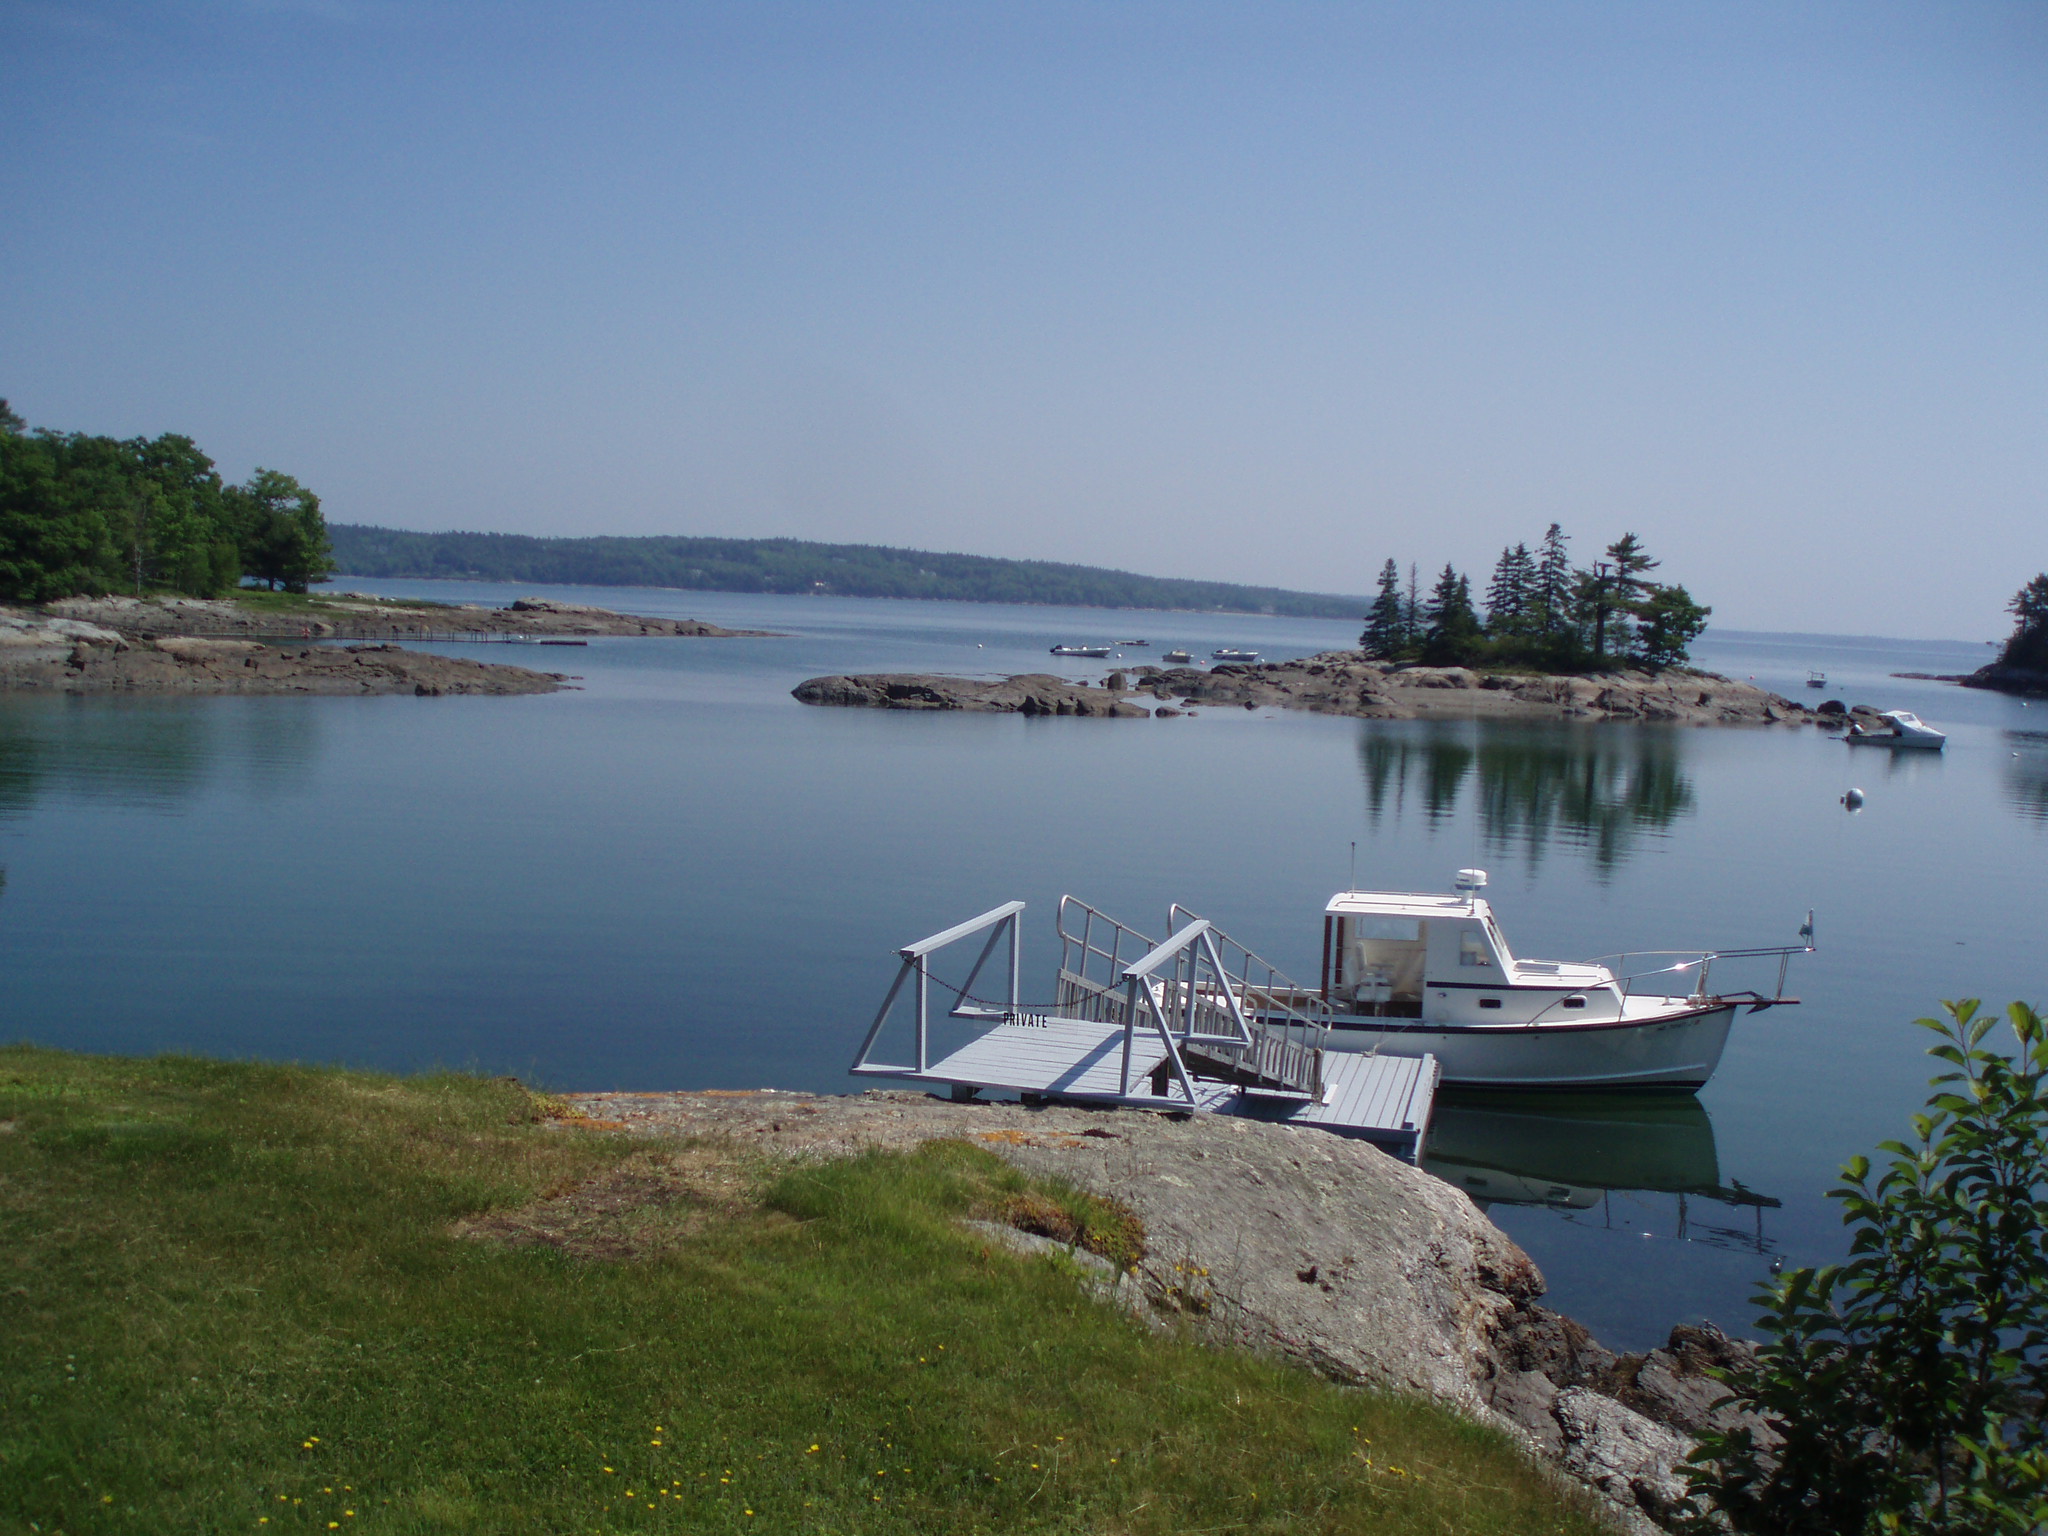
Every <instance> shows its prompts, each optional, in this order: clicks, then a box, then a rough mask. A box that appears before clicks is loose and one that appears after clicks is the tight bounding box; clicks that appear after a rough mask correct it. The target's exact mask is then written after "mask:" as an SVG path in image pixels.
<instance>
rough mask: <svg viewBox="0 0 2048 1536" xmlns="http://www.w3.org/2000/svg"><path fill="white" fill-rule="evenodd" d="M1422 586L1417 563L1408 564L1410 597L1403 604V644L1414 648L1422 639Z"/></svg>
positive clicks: (1410, 562)
mask: <svg viewBox="0 0 2048 1536" xmlns="http://www.w3.org/2000/svg"><path fill="white" fill-rule="evenodd" d="M1422 623H1423V619H1422V584H1421V582H1420V581H1419V580H1418V579H1417V576H1416V569H1415V562H1414V561H1413V560H1410V561H1409V562H1408V595H1407V597H1406V598H1405V599H1403V601H1402V604H1401V627H1402V630H1403V636H1402V644H1403V645H1404V646H1413V645H1414V644H1415V643H1416V641H1418V640H1420V639H1421V638H1422Z"/></svg>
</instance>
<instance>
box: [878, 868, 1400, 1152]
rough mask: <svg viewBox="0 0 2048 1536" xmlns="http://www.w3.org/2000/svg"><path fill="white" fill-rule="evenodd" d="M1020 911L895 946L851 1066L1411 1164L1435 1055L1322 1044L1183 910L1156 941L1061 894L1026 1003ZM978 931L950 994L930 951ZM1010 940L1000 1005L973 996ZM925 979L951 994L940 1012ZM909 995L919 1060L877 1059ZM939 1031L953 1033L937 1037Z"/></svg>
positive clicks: (1321, 1024)
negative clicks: (1358, 1145) (1045, 1000)
mask: <svg viewBox="0 0 2048 1536" xmlns="http://www.w3.org/2000/svg"><path fill="white" fill-rule="evenodd" d="M1023 910H1024V903H1023V902H1021V901H1013V902H1008V903H1006V904H1004V905H1003V906H1000V907H996V908H994V909H993V910H991V911H988V912H984V913H983V914H982V915H981V916H980V917H977V918H973V919H971V920H970V921H968V922H965V923H962V924H960V925H959V926H957V927H954V928H949V929H947V930H945V931H944V932H943V933H937V934H934V935H932V936H931V937H930V938H928V939H921V940H919V941H918V942H917V943H915V944H909V945H906V946H904V947H903V948H902V949H901V950H899V951H897V954H898V957H899V959H900V960H901V961H902V967H901V969H900V970H899V971H898V972H897V976H896V983H895V985H894V986H893V987H891V988H890V990H889V995H888V997H887V999H885V1000H884V1002H883V1004H882V1007H881V1010H880V1011H879V1012H878V1013H877V1014H876V1016H875V1021H874V1024H873V1025H872V1026H871V1027H870V1028H869V1030H868V1034H867V1038H866V1040H864V1041H863V1042H862V1045H861V1049H860V1053H859V1055H858V1056H857V1057H856V1058H855V1059H854V1063H853V1067H852V1071H853V1073H854V1074H855V1075H856V1076H863V1077H888V1078H895V1079H899V1080H902V1081H907V1082H913V1083H926V1084H930V1085H932V1086H934V1087H936V1086H940V1085H943V1086H945V1087H946V1088H947V1089H948V1090H950V1092H951V1093H952V1096H953V1097H955V1098H958V1099H969V1098H972V1097H974V1096H975V1095H976V1094H977V1093H982V1092H989V1093H1014V1094H1017V1095H1018V1096H1020V1097H1021V1098H1023V1099H1024V1100H1025V1101H1026V1102H1027V1103H1030V1102H1059V1103H1071V1104H1097V1105H1103V1106H1106V1107H1127V1108H1132V1109H1150V1110H1163V1111H1168V1112H1174V1113H1182V1114H1225V1115H1241V1116H1244V1117H1246V1118H1250V1119H1257V1120H1264V1121H1268V1122H1272V1123H1277V1124H1283V1125H1308V1126H1314V1127H1316V1128H1317V1129H1319V1130H1327V1131H1333V1132H1335V1133H1337V1134H1338V1135H1342V1136H1350V1137H1355V1138H1358V1139H1360V1140H1364V1141H1370V1142H1373V1143H1374V1144H1376V1145H1378V1146H1380V1147H1383V1148H1384V1149H1386V1150H1387V1151H1389V1152H1391V1153H1393V1154H1394V1155H1395V1156H1397V1157H1400V1158H1402V1159H1404V1160H1406V1161H1408V1162H1413V1161H1415V1160H1416V1159H1417V1158H1418V1157H1420V1156H1421V1153H1422V1148H1423V1144H1424V1141H1425V1138H1426V1137H1427V1135H1428V1131H1429V1120H1430V1113H1431V1110H1432V1108H1433V1106H1434V1103H1435V1099H1436V1088H1437V1081H1438V1078H1439V1076H1440V1072H1439V1068H1438V1065H1437V1061H1436V1058H1435V1057H1433V1056H1426V1055H1425V1056H1419V1057H1415V1056H1383V1055H1378V1054H1365V1053H1361V1052H1353V1051H1332V1050H1329V1049H1327V1048H1326V1044H1325V1042H1326V1040H1327V1038H1328V1034H1329V1021H1328V1019H1327V1017H1323V1016H1319V1015H1318V1014H1316V1013H1313V1012H1304V1011H1303V1010H1302V1007H1301V1005H1300V1004H1301V999H1302V998H1303V997H1304V996H1306V995H1307V994H1304V993H1303V992H1302V990H1301V989H1300V988H1298V987H1296V986H1294V985H1293V983H1291V982H1289V981H1288V980H1287V978H1286V977H1284V976H1282V975H1280V974H1279V973H1278V972H1277V971H1275V970H1274V969H1273V968H1272V967H1271V966H1269V965H1267V964H1266V963H1265V962H1264V961H1262V960H1260V959H1259V958H1258V957H1257V956H1256V955H1253V954H1252V953H1251V952H1250V951H1249V950H1247V949H1244V948H1243V946H1241V945H1238V944H1236V943H1235V942H1233V941H1232V940H1230V939H1229V938H1228V937H1226V936H1225V935H1224V934H1222V933H1221V932H1219V931H1218V930H1217V929H1216V927H1215V926H1214V925H1213V924H1212V923H1209V922H1208V921H1207V920H1205V919H1202V918H1196V917H1193V916H1192V915H1191V914H1185V913H1183V912H1182V911H1181V910H1180V909H1179V908H1174V909H1173V912H1172V914H1171V916H1170V921H1174V922H1176V923H1178V926H1177V928H1176V931H1175V932H1174V934H1173V935H1172V937H1170V938H1168V939H1167V940H1166V941H1165V942H1164V943H1160V944H1154V943H1153V942H1152V941H1150V940H1149V939H1146V938H1145V937H1144V936H1143V935H1141V934H1139V933H1137V932H1136V931H1135V930H1134V929H1130V928H1127V927H1125V926H1124V925H1123V924H1121V923H1117V922H1115V921H1114V920H1113V919H1110V918H1107V917H1105V916H1103V914H1101V913H1100V912H1097V911H1096V910H1095V909H1094V908H1092V907H1089V906H1087V905H1086V904H1085V903H1082V902H1079V901H1077V900H1075V899H1074V898H1073V897H1071V896H1069V897H1064V898H1062V899H1061V902H1060V913H1059V922H1058V930H1059V935H1060V939H1061V945H1062V952H1061V957H1060V969H1059V974H1058V984H1057V988H1056V996H1055V999H1054V1001H1053V1002H1052V1003H1051V1004H1049V1005H1048V1006H1047V1007H1046V1008H1045V1009H1044V1011H1039V1012H1034V1011H1031V1010H1028V1009H1026V1008H1025V1007H1023V1006H1022V1005H1021V1004H1020V1002H1019V997H1018V991H1019V982H1020V975H1021V964H1020V961H1021V953H1020V948H1021V941H1020V934H1019V918H1020V915H1021V914H1022V912H1023ZM1183 918H1185V919H1186V920H1185V921H1181V919H1183ZM984 933H985V934H987V938H986V940H985V941H984V942H983V944H982V946H981V953H980V956H979V958H978V959H977V960H976V961H975V963H974V965H973V968H972V969H971V970H970V971H969V972H968V974H967V978H966V980H965V981H964V982H962V983H961V984H960V985H958V986H951V985H949V984H947V983H946V982H945V981H943V980H942V979H940V978H939V977H938V976H937V975H936V974H935V973H934V971H933V959H934V957H935V956H937V955H938V954H940V953H941V952H942V951H944V950H947V949H949V948H950V947H951V946H952V945H954V944H956V943H959V942H960V941H961V940H964V939H969V938H973V937H976V936H977V935H981V934H984ZM1006 937H1007V939H1008V941H1009V942H1008V955H1007V959H1008V966H1007V970H1008V973H1009V974H1008V984H1007V986H1006V987H1005V988H1004V989H1003V990H1004V991H1005V992H1006V993H1007V997H1006V998H1003V999H984V998H981V997H977V996H976V995H975V994H974V990H973V989H974V987H975V985H976V983H977V981H979V979H980V977H981V976H982V974H983V972H984V971H985V970H987V968H988V962H989V960H990V959H991V958H992V957H993V955H994V954H995V952H996V949H997V946H998V945H999V944H1001V942H1002V941H1003V940H1004V939H1005V938H1006ZM1127 953H1128V954H1129V956H1130V958H1129V959H1128V960H1127V959H1126V954H1127ZM935 986H936V987H938V988H940V989H942V990H943V991H946V992H949V993H951V994H952V1000H951V1005H950V1006H948V1007H946V1008H945V1010H944V1012H943V1013H942V1014H940V1015H938V1016H936V1017H935V1016H934V1013H933V1008H932V995H931V994H932V989H933V988H934V987H935ZM906 990H909V991H911V992H912V994H913V998H914V1011H915V1019H914V1024H913V1028H914V1030H915V1045H914V1059H913V1060H910V1061H904V1062H895V1063H890V1062H880V1061H876V1060H875V1059H874V1052H875V1049H876V1047H877V1045H878V1044H879V1043H880V1041H881V1039H882V1036H883V1034H884V1032H885V1030H886V1029H887V1027H888V1026H889V1024H890V1022H891V1019H892V1016H893V1014H894V1013H895V1010H896V1008H897V1005H898V1003H899V1002H900V1001H901V1000H902V999H903V997H904V993H905V992H906ZM1283 998H1284V999H1289V1000H1291V1001H1282V999H1283ZM955 1025H959V1026H964V1028H959V1029H958V1030H957V1031H956V1030H955V1029H954V1028H953V1027H952V1026H955ZM940 1030H944V1031H945V1032H946V1033H947V1034H948V1035H949V1036H951V1037H952V1038H949V1039H947V1040H945V1041H943V1042H942V1041H940V1040H938V1039H937V1038H935V1037H936V1035H937V1033H938V1032H939V1031H940Z"/></svg>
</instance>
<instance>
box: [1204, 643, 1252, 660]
mask: <svg viewBox="0 0 2048 1536" xmlns="http://www.w3.org/2000/svg"><path fill="white" fill-rule="evenodd" d="M1209 659H1210V660H1211V661H1239V662H1244V661H1257V660H1258V659H1259V653H1258V652H1257V651H1233V650H1231V649H1230V648H1229V647H1228V646H1225V647H1224V648H1223V649H1221V650H1217V651H1211V652H1210V653H1209Z"/></svg>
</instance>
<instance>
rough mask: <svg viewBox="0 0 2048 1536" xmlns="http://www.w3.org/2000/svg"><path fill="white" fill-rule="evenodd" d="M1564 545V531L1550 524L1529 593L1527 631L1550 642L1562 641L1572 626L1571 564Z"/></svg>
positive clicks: (1544, 536)
mask: <svg viewBox="0 0 2048 1536" xmlns="http://www.w3.org/2000/svg"><path fill="white" fill-rule="evenodd" d="M1565 543H1566V539H1565V534H1564V530H1563V529H1562V528H1560V527H1559V526H1558V525H1557V524H1556V523H1552V524H1551V525H1550V528H1549V531H1548V532H1546V533H1545V534H1544V535H1543V554H1542V556H1541V557H1540V558H1539V559H1538V560H1537V562H1536V577H1535V580H1534V582H1533V583H1532V584H1531V586H1530V591H1529V630H1530V632H1531V633H1532V634H1537V635H1542V636H1544V637H1546V638H1549V639H1557V638H1561V637H1562V636H1563V635H1564V633H1565V632H1566V631H1567V630H1568V629H1569V628H1570V625H1571V603H1572V562H1571V556H1570V555H1569V554H1567V553H1566V552H1565Z"/></svg>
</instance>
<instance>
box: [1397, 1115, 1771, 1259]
mask: <svg viewBox="0 0 2048 1536" xmlns="http://www.w3.org/2000/svg"><path fill="white" fill-rule="evenodd" d="M1422 1166H1423V1167H1424V1168H1425V1169H1426V1170H1428V1171H1429V1172H1430V1173H1433V1174H1435V1175H1436V1176H1437V1177H1438V1178H1440V1179H1442V1180H1444V1181H1445V1182H1446V1183H1449V1184H1455V1185H1456V1186H1457V1187H1458V1188H1460V1189H1462V1190H1464V1191H1465V1193H1466V1194H1468V1195H1470V1196H1471V1197H1472V1199H1473V1201H1474V1202H1475V1203H1476V1204H1477V1205H1479V1207H1480V1208H1481V1209H1482V1210H1483V1209H1485V1208H1487V1207H1489V1206H1492V1205H1496V1204H1499V1205H1533V1206H1543V1207H1547V1208H1549V1209H1551V1210H1553V1211H1558V1212H1561V1213H1563V1214H1564V1215H1565V1217H1566V1219H1567V1220H1570V1221H1574V1222H1576V1223H1578V1224H1582V1225H1587V1226H1595V1227H1597V1226H1609V1227H1613V1228H1614V1229H1615V1230H1625V1231H1628V1232H1632V1233H1639V1232H1641V1231H1642V1230H1643V1223H1644V1220H1645V1219H1646V1216H1647V1217H1648V1219H1651V1220H1655V1221H1658V1222H1659V1223H1660V1224H1663V1225H1668V1226H1669V1227H1670V1228H1671V1231H1670V1234H1669V1235H1671V1236H1673V1237H1677V1238H1681V1239H1684V1240H1686V1241H1689V1242H1697V1243H1704V1244H1707V1245H1708V1246H1711V1247H1719V1248H1740V1249H1745V1250H1749V1251H1752V1252H1756V1253H1765V1252H1769V1251H1770V1249H1771V1246H1772V1245H1771V1241H1770V1239H1769V1238H1768V1237H1767V1236H1766V1235H1765V1233H1764V1224H1763V1222H1764V1217H1763V1213H1764V1212H1765V1211H1766V1210H1773V1209H1776V1208H1777V1206H1778V1204H1779V1202H1778V1201H1776V1200H1774V1199H1772V1198H1771V1197H1770V1196H1768V1195H1760V1194H1758V1193H1757V1192H1756V1191H1755V1190H1752V1189H1748V1188H1746V1187H1744V1186H1743V1185H1742V1183H1741V1182H1740V1181H1730V1182H1728V1183H1726V1184H1724V1183H1723V1182H1722V1180H1721V1165H1720V1159H1719V1156H1718V1154H1717V1151H1716V1149H1715V1145H1714V1122H1713V1120H1712V1119H1711V1118H1710V1117H1709V1116H1708V1114H1707V1110H1706V1106H1705V1105H1703V1104H1701V1103H1700V1101H1699V1100H1698V1099H1695V1098H1693V1097H1691V1096H1690V1095H1686V1096H1684V1097H1677V1096H1673V1097H1668V1098H1666V1097H1656V1098H1644V1097H1640V1096H1632V1097H1622V1096H1617V1095H1573V1096H1563V1095H1558V1096H1551V1095H1545V1096H1540V1097H1530V1098H1527V1099H1515V1100H1512V1101H1505V1102H1504V1101H1503V1100H1502V1099H1501V1098H1500V1097H1499V1096H1497V1095H1495V1096H1490V1097H1488V1096H1475V1097H1468V1098H1465V1099H1458V1098H1451V1097H1447V1098H1445V1099H1443V1100H1440V1101H1439V1102H1438V1104H1437V1108H1436V1115H1435V1118H1434V1119H1433V1120H1432V1121H1431V1123H1430V1130H1429V1140H1428V1143H1427V1145H1426V1147H1425V1150H1424V1153H1423V1158H1422ZM1617 1196H1619V1197H1622V1203H1623V1207H1624V1208H1623V1211H1622V1212H1621V1215H1620V1218H1619V1219H1617V1215H1616V1211H1615V1203H1616V1197H1617ZM1652 1208H1654V1209H1652Z"/></svg>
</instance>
